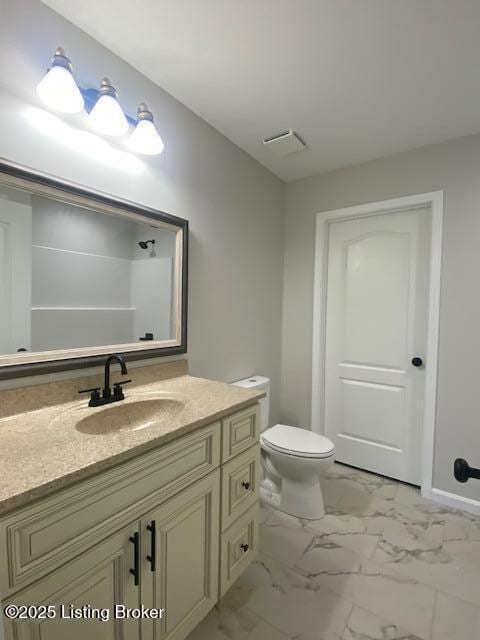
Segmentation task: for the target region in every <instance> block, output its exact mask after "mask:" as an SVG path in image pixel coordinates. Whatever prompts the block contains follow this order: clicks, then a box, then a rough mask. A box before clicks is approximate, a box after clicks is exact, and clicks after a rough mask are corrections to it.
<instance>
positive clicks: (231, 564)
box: [0, 405, 260, 640]
mask: <svg viewBox="0 0 480 640" xmlns="http://www.w3.org/2000/svg"><path fill="white" fill-rule="evenodd" d="M259 419H260V414H259V407H258V405H253V406H251V407H247V408H246V409H243V410H241V411H239V412H237V413H236V414H233V415H232V416H227V418H225V419H224V420H222V421H221V422H215V423H213V424H212V425H209V426H207V427H203V428H200V429H198V430H196V431H194V432H192V433H190V434H188V435H185V436H180V437H178V438H177V439H175V440H174V441H172V442H170V443H168V444H165V445H162V446H159V447H158V448H157V449H155V450H153V451H150V452H148V453H145V454H143V455H140V456H138V457H137V458H134V459H133V460H131V461H128V462H125V463H123V464H121V465H118V466H117V467H115V468H114V469H110V470H108V471H105V472H103V473H101V474H98V475H97V476H96V477H93V478H91V479H88V480H84V481H82V482H80V483H78V484H77V485H74V486H73V487H70V488H67V489H64V490H62V491H59V492H58V493H57V494H53V495H51V496H49V497H47V498H44V499H42V500H41V501H38V502H36V503H34V504H32V505H28V506H26V507H23V508H22V509H19V510H17V511H16V512H12V513H11V514H7V515H6V516H4V517H2V518H0V581H1V582H0V589H1V596H2V606H3V607H4V606H6V605H8V604H15V605H17V606H21V605H33V606H39V605H46V606H47V605H54V607H55V608H54V611H55V618H48V617H46V619H30V620H8V619H4V630H5V640H14V639H15V640H38V639H39V638H41V639H42V640H60V639H62V640H64V639H65V638H67V637H68V638H69V640H77V638H78V640H80V639H82V640H83V639H84V638H85V637H88V638H90V639H91V640H97V638H98V640H100V639H101V640H110V639H112V640H139V639H140V638H141V639H142V640H183V639H184V638H185V637H186V636H187V635H188V634H189V633H190V632H191V631H192V630H193V629H194V627H195V626H196V625H197V624H198V623H199V622H200V621H201V620H202V619H203V618H204V617H205V615H206V614H207V613H208V611H209V610H210V609H211V608H212V607H213V606H214V604H215V603H216V602H217V600H218V599H219V597H220V596H221V595H223V594H224V593H225V591H226V590H227V589H228V587H229V586H230V585H231V584H232V583H233V582H234V581H235V580H236V579H237V578H238V576H239V575H240V574H241V573H242V572H243V571H244V570H245V569H246V567H247V566H248V564H249V563H250V562H251V560H252V559H253V557H254V555H255V553H256V550H257V535H258V534H257V530H258V515H257V512H258V497H259V463H260V446H259V442H258V432H259ZM226 439H227V444H226ZM115 604H121V605H125V607H127V608H129V609H135V608H140V607H142V605H143V607H145V608H147V609H164V612H163V613H162V617H161V618H160V619H149V618H142V619H141V620H136V619H128V620H125V619H122V618H115V617H114V615H113V612H114V605H115ZM61 605H63V609H62V607H61ZM83 606H86V607H87V609H88V610H89V611H91V610H92V609H100V610H105V611H107V612H108V613H109V620H107V621H104V622H103V621H101V620H99V619H98V617H99V614H92V617H93V619H72V618H71V617H70V618H69V617H68V616H69V615H71V614H70V611H71V610H70V607H73V608H78V609H79V608H81V607H83ZM47 613H48V610H47ZM94 616H96V617H94ZM0 631H1V629H0ZM0 637H1V633H0Z"/></svg>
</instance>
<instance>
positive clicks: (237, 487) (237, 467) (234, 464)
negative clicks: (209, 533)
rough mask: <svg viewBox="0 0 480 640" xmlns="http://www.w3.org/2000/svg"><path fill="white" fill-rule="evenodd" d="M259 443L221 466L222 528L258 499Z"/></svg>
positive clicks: (227, 525)
mask: <svg viewBox="0 0 480 640" xmlns="http://www.w3.org/2000/svg"><path fill="white" fill-rule="evenodd" d="M259 483H260V445H258V444H257V445H254V446H253V447H250V449H248V450H247V451H245V452H244V453H241V454H240V455H239V456H237V457H236V458H234V459H233V460H230V462H227V463H226V464H225V465H224V466H223V467H222V529H226V528H227V527H229V526H230V525H231V524H232V522H233V521H234V520H236V519H237V518H238V517H239V516H240V515H241V514H242V513H243V512H244V511H246V510H247V509H248V508H250V507H251V506H253V505H254V504H255V503H256V502H257V501H258V499H259Z"/></svg>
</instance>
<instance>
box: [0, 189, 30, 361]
mask: <svg viewBox="0 0 480 640" xmlns="http://www.w3.org/2000/svg"><path fill="white" fill-rule="evenodd" d="M31 254H32V209H31V207H30V206H28V205H26V204H21V203H19V202H13V201H11V200H6V199H4V198H0V355H4V354H8V353H14V352H16V351H17V350H18V349H21V348H23V349H27V350H29V349H30V326H31V321H30V317H31V304H32V302H31V297H32V296H31V280H32V274H31V271H32V266H31V264H32V263H31Z"/></svg>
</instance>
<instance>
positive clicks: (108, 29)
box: [44, 0, 480, 181]
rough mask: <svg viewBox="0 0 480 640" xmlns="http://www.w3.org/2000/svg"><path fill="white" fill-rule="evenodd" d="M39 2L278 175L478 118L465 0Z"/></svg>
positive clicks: (474, 30)
mask: <svg viewBox="0 0 480 640" xmlns="http://www.w3.org/2000/svg"><path fill="white" fill-rule="evenodd" d="M44 2H45V4H47V5H49V6H50V7H52V8H53V9H55V10H56V11H58V12H59V13H61V14H62V15H63V16H65V17H66V18H67V19H68V20H70V21H71V22H73V23H74V24H76V25H78V26H79V27H81V28H82V29H83V30H84V31H86V32H87V33H89V34H90V35H91V36H93V37H94V38H95V39H96V40H98V41H99V42H101V43H102V44H104V45H105V46H106V47H107V48H109V49H111V50H112V51H113V52H115V53H116V54H117V55H119V56H120V57H121V58H123V59H124V60H126V61H127V62H129V63H130V64H131V65H132V66H134V67H135V68H136V69H138V70H139V71H141V72H142V73H143V74H145V75H146V76H147V77H149V78H150V79H151V80H153V81H154V82H155V83H157V84H158V85H159V86H161V87H162V88H163V89H165V90H166V91H168V92H169V93H170V94H171V95H173V96H174V97H175V98H177V99H178V100H180V101H181V102H182V103H183V104H185V105H186V106H187V107H188V108H189V109H191V110H192V111H194V112H195V113H197V114H198V115H199V116H201V117H202V118H204V119H205V120H206V121H207V122H209V123H210V124H211V125H213V126H214V127H215V128H216V129H218V130H219V131H221V132H222V133H223V134H224V135H225V136H227V137H228V138H229V139H230V140H232V141H233V142H234V143H235V144H237V145H238V146H239V147H241V148H242V149H244V150H245V151H247V152H248V153H249V154H251V155H252V156H253V157H254V158H256V159H257V160H258V161H259V162H261V163H262V164H263V165H265V166H266V167H268V168H269V169H271V170H272V171H273V172H274V173H276V174H277V175H278V176H280V177H281V178H282V179H284V180H286V181H289V180H293V179H296V178H301V177H305V176H309V175H313V174H316V173H320V172H324V171H328V170H331V169H335V168H338V167H342V166H346V165H351V164H355V163H357V162H362V161H365V160H370V159H373V158H378V157H381V156H385V155H389V154H392V153H395V152H398V151H403V150H407V149H412V148H414V147H419V146H422V145H425V144H430V143H434V142H440V141H443V140H447V139H450V138H455V137H460V136H463V135H468V134H471V133H477V132H479V131H480V70H479V69H480V67H479V60H480V38H479V37H478V34H479V28H480V2H479V1H478V0H175V1H174V2H172V1H171V0H168V1H167V0H142V2H141V3H140V4H139V5H137V6H135V5H133V4H132V2H131V0H81V1H78V2H72V1H71V0H44ZM65 46H66V47H68V43H65ZM67 50H68V49H67ZM290 128H293V129H295V130H296V131H298V133H299V134H300V135H301V137H302V138H303V139H304V140H306V142H307V144H308V148H307V149H306V150H304V151H301V152H299V153H296V154H293V155H290V156H287V157H280V158H278V157H277V156H276V155H275V154H274V153H272V152H271V151H270V150H269V149H268V148H265V147H263V145H262V139H263V138H265V137H270V136H272V135H274V134H276V133H278V132H281V131H285V130H286V129H290Z"/></svg>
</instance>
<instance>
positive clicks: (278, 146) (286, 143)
mask: <svg viewBox="0 0 480 640" xmlns="http://www.w3.org/2000/svg"><path fill="white" fill-rule="evenodd" d="M263 144H264V145H265V146H266V147H268V148H269V149H270V150H271V151H272V152H273V153H274V154H275V155H276V156H277V157H280V158H283V157H285V156H289V155H291V154H292V153H297V152H298V151H303V150H304V149H305V147H306V146H307V145H306V144H305V142H304V141H303V140H302V138H301V137H300V136H299V135H298V133H297V132H296V131H293V129H290V131H282V133H278V134H277V135H276V136H272V137H270V138H265V139H264V140H263Z"/></svg>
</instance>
